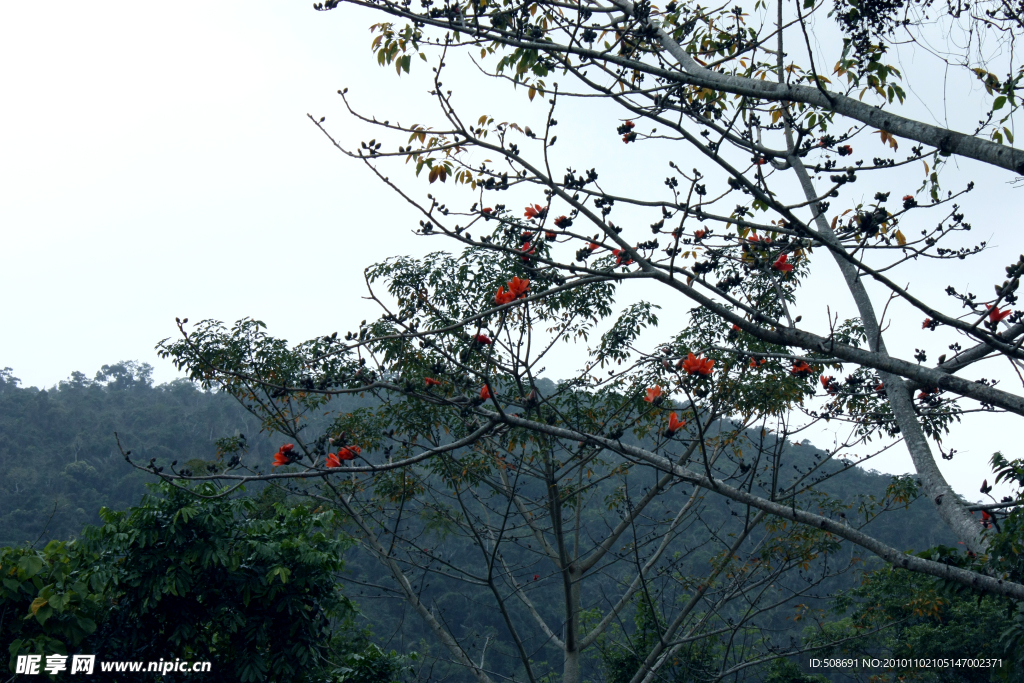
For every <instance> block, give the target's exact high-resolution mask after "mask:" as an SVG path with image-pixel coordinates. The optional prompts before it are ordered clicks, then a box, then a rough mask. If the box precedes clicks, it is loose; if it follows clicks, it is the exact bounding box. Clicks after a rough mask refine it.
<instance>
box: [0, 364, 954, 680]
mask: <svg viewBox="0 0 1024 683" xmlns="http://www.w3.org/2000/svg"><path fill="white" fill-rule="evenodd" d="M0 378H2V382H0V493H2V495H0V521H2V524H3V529H4V531H3V536H4V537H3V539H2V541H3V545H8V546H19V545H20V546H23V545H25V544H34V545H35V546H36V547H41V546H42V545H44V544H45V541H47V540H50V539H57V540H67V539H71V538H75V537H77V536H79V534H80V532H81V531H82V529H83V526H84V525H88V524H99V523H100V518H99V514H98V513H99V510H100V508H101V507H103V506H106V507H109V508H113V509H125V508H128V507H130V506H133V505H138V504H139V502H140V500H141V497H142V495H143V494H144V492H145V491H146V489H145V484H147V483H152V482H153V480H154V477H152V475H149V474H147V473H144V472H142V471H140V470H137V469H135V468H133V467H131V466H130V465H129V464H128V463H127V462H125V459H124V457H123V456H122V454H121V452H120V450H119V446H118V441H117V440H118V439H120V442H121V447H123V448H124V449H125V450H126V451H127V450H130V451H132V458H133V459H134V460H136V461H137V462H148V461H149V460H150V459H151V458H155V459H156V463H157V465H162V466H165V467H166V466H169V465H170V464H171V463H172V462H177V463H178V467H179V468H180V467H182V466H186V467H190V468H191V469H193V470H198V469H201V468H204V467H206V466H207V464H213V463H220V467H223V462H222V461H219V460H218V449H217V444H216V442H217V440H218V439H221V438H223V437H226V436H237V435H241V434H245V435H246V439H247V442H248V449H247V453H246V454H245V455H244V462H243V463H242V464H243V465H246V466H253V465H257V464H260V465H262V466H263V467H266V466H267V465H268V464H269V462H270V461H271V459H272V454H273V452H274V450H275V449H276V448H277V447H278V446H279V445H280V442H281V440H282V439H281V437H280V436H275V435H268V434H266V433H261V430H260V425H259V424H258V422H257V420H256V419H255V418H254V417H253V416H252V415H250V414H249V413H248V412H246V411H245V410H244V409H243V408H242V407H241V406H240V405H239V404H238V403H237V402H236V401H235V399H234V398H232V397H230V396H228V395H226V394H222V393H215V392H206V391H202V390H200V389H197V388H196V387H195V385H193V384H192V383H190V382H188V381H186V380H178V381H175V382H172V383H169V384H164V385H158V386H154V384H153V382H152V377H151V368H150V366H148V365H146V364H139V363H135V362H121V363H117V364H114V365H107V366H103V368H101V369H100V370H99V371H98V372H96V373H95V375H94V376H93V378H92V379H89V378H88V377H87V376H86V375H84V374H83V373H80V372H75V373H73V374H72V375H71V377H70V378H69V379H68V380H67V381H64V382H61V383H60V384H59V385H58V386H56V387H52V388H50V389H37V388H34V387H31V388H24V387H21V386H19V381H18V380H17V378H16V377H15V376H14V372H13V371H12V370H10V369H7V370H4V371H3V374H2V375H0ZM544 388H545V389H547V388H548V387H547V383H545V385H544ZM341 401H344V403H346V404H350V405H349V406H348V409H352V408H354V407H356V406H357V405H358V403H359V399H343V400H336V402H338V405H336V406H335V405H332V408H335V409H345V408H346V406H344V405H342V404H341ZM115 434H116V437H115ZM626 440H628V437H626ZM786 453H787V456H786V457H787V458H789V460H787V466H788V465H789V464H791V465H793V466H795V467H798V468H801V469H804V468H806V467H807V465H808V464H810V463H812V462H814V460H815V459H816V458H817V457H820V455H821V452H820V451H818V450H816V449H815V448H814V447H813V446H812V445H810V444H808V443H804V445H802V446H795V445H790V446H787V448H786ZM834 467H840V465H839V464H835V465H834ZM890 481H891V478H890V476H888V475H884V474H880V473H876V472H870V471H862V470H855V471H854V472H852V473H848V474H847V475H846V476H845V478H844V485H843V490H842V491H829V492H830V493H832V494H833V495H840V496H841V497H842V498H843V499H844V500H845V501H846V502H847V503H850V504H853V505H856V504H857V503H858V502H859V501H861V502H864V501H870V500H871V497H872V496H874V497H875V498H876V499H881V498H883V497H884V494H885V490H886V487H887V486H888V485H889V483H890ZM643 487H644V482H641V481H637V482H636V490H635V491H633V492H632V494H637V493H639V492H640V491H642V489H643ZM823 488H824V489H825V490H829V489H830V488H831V487H830V486H829V485H828V484H825V486H824V487H823ZM260 490H262V487H250V489H249V491H248V492H247V494H250V495H251V494H253V493H256V492H259V491H260ZM605 493H606V494H607V495H608V496H612V495H613V494H614V491H612V489H611V488H610V487H609V490H608V491H606V492H605ZM267 494H269V496H268V495H267ZM685 496H686V491H684V490H682V489H681V488H680V490H678V491H677V492H676V493H672V494H669V495H668V496H667V497H666V498H665V499H664V500H662V501H660V502H659V503H658V504H657V505H655V506H652V508H651V509H650V513H649V514H650V516H651V517H652V518H660V517H665V516H666V515H671V514H672V511H671V508H672V506H673V505H678V504H680V503H681V502H684V501H685ZM261 498H262V499H263V500H265V501H274V500H277V501H281V502H289V503H290V504H300V503H302V502H303V501H302V499H301V498H297V497H293V498H290V499H289V498H288V497H287V496H286V494H285V493H284V492H282V491H281V490H279V489H278V490H276V492H275V491H266V493H265V494H264V495H263V496H261ZM925 512H926V511H925V510H923V506H920V505H913V504H912V505H910V506H909V507H899V506H897V508H896V509H894V510H892V511H890V512H887V513H885V514H883V515H882V516H881V517H880V518H879V519H877V520H875V521H874V522H873V523H872V525H871V527H872V530H873V533H874V534H875V535H876V536H877V537H878V538H881V539H883V540H884V541H885V542H887V543H889V544H892V545H894V546H897V547H901V548H913V549H915V550H922V549H925V548H929V547H933V546H936V545H938V544H941V543H950V542H952V537H951V536H950V535H949V534H948V532H947V531H946V530H945V529H944V528H943V527H941V526H937V525H936V524H935V520H934V518H932V517H928V516H927V515H926V514H925ZM617 514H618V513H616V512H614V511H612V510H611V509H610V508H609V510H608V511H607V512H606V514H604V513H602V514H595V513H593V512H591V513H590V514H589V516H588V519H587V520H586V527H590V526H593V528H595V529H597V528H599V527H601V526H603V525H605V524H607V523H608V520H613V519H615V518H616V515H617ZM699 517H700V519H701V520H702V523H703V524H704V525H705V526H706V528H717V529H719V530H723V532H724V531H728V528H729V526H730V524H732V522H731V521H730V517H732V518H735V513H734V512H732V510H730V507H729V505H728V504H727V503H726V502H723V500H721V499H711V500H708V501H705V502H703V503H701V506H700V508H699ZM435 522H436V520H435V521H431V520H422V519H420V520H413V521H412V522H411V523H410V526H409V527H408V528H406V529H405V531H404V533H405V534H406V535H418V534H419V533H420V532H423V531H426V532H427V535H430V536H432V537H433V538H434V539H435V540H434V541H433V544H434V547H433V548H432V552H433V553H434V555H435V556H436V557H437V558H438V560H439V561H445V562H451V563H453V564H458V565H460V566H463V567H469V566H473V565H476V564H479V563H480V561H481V558H480V557H479V556H478V550H477V549H476V548H475V547H474V546H473V544H472V543H471V542H468V541H467V539H465V538H460V537H459V536H458V535H457V534H456V535H450V534H446V533H445V532H444V530H443V529H442V528H440V527H438V526H437V525H436V523H435ZM853 523H856V520H853ZM432 524H433V525H434V526H433V528H430V529H427V528H426V527H428V526H430V525H432ZM413 527H417V528H413ZM586 527H585V528H586ZM690 535H691V536H692V537H693V538H692V547H693V552H691V553H687V555H686V557H685V558H684V559H682V560H680V562H679V564H678V569H679V571H682V572H684V573H688V574H694V575H699V574H700V573H701V572H702V571H703V570H702V569H701V567H702V566H703V565H704V564H706V563H707V562H709V560H710V556H706V553H703V552H702V551H701V550H700V532H699V531H698V530H696V529H695V530H694V531H693V532H691V533H690ZM522 551H523V554H524V557H523V558H511V557H510V558H509V559H510V560H512V561H514V562H517V563H518V562H523V561H524V559H527V558H526V556H527V555H528V554H529V553H530V551H529V550H528V549H527V548H523V549H522ZM849 557H850V552H849V549H844V551H843V552H841V553H840V555H838V556H836V557H835V558H834V559H833V561H834V562H835V564H836V566H837V567H838V566H841V565H843V564H844V563H845V562H848V560H849ZM345 559H346V572H345V574H346V575H347V576H348V578H349V579H350V580H351V581H352V583H351V584H350V586H349V589H348V590H347V592H348V594H349V595H350V596H351V597H352V598H353V599H355V600H356V601H357V603H358V604H359V605H360V606H361V607H362V611H363V613H364V615H366V619H367V620H368V621H369V623H370V625H371V626H372V628H373V630H374V632H375V633H376V634H377V639H378V640H379V641H380V642H381V643H382V644H384V645H385V646H386V647H388V648H397V649H398V650H399V651H400V652H411V651H416V650H418V651H420V652H423V654H425V655H429V653H430V650H431V646H430V645H429V643H430V640H431V634H430V633H429V632H428V631H426V630H425V629H424V627H423V625H422V622H421V621H420V620H419V619H418V618H416V617H415V615H413V614H410V613H409V612H408V605H407V604H406V603H405V601H403V600H395V599H393V596H389V595H388V593H387V591H382V590H381V582H380V581H379V578H378V577H379V567H378V566H377V563H376V561H375V560H374V559H373V558H372V557H371V556H369V555H365V554H363V553H361V552H359V551H358V550H356V549H352V550H350V551H348V553H347V554H346V558H345ZM625 569H626V570H628V565H626V566H625ZM622 571H623V568H622V567H619V568H616V569H615V570H610V571H608V572H606V575H605V576H604V578H603V579H602V581H606V582H607V583H608V588H609V590H610V591H614V584H616V583H618V582H621V581H625V580H628V578H629V577H628V571H627V573H626V574H623V573H622ZM539 578H540V577H539V576H538V577H535V578H534V581H535V582H537V584H536V586H535V587H534V588H533V590H532V593H533V595H534V599H535V600H536V602H537V604H538V605H540V606H541V607H540V609H541V610H542V612H547V611H548V609H547V607H546V606H547V605H549V604H554V600H553V599H552V600H551V601H548V600H546V599H545V594H546V593H547V592H550V591H552V590H555V586H554V585H553V584H551V583H550V582H546V581H544V580H540V581H538V579H539ZM859 578H860V574H859V572H852V571H844V572H841V573H839V574H837V575H836V576H834V577H833V578H831V579H829V580H827V581H824V582H823V583H821V584H820V585H817V586H816V587H815V589H814V591H813V592H811V593H808V594H807V596H806V598H805V599H804V602H806V603H808V604H813V605H815V606H817V607H822V608H824V607H826V606H827V601H826V598H827V596H828V594H830V593H834V592H835V591H839V590H842V589H849V588H852V587H854V586H856V585H857V584H858V583H859ZM799 580H800V579H799V578H798V577H795V576H794V577H790V578H787V579H786V584H787V585H786V586H785V589H786V590H798V589H799V586H798V585H796V584H794V585H792V586H790V585H788V584H790V583H793V582H794V581H799ZM478 590H483V589H473V588H471V587H467V588H465V589H463V590H458V591H454V592H453V591H451V590H448V589H445V588H444V587H443V586H441V585H438V587H437V589H433V590H428V591H427V593H426V594H425V595H426V596H429V600H430V602H431V604H432V605H433V606H434V608H435V609H437V610H438V611H439V612H440V613H442V614H447V615H449V617H450V618H453V619H454V618H457V619H458V620H459V622H460V623H461V627H460V629H459V630H460V632H461V633H462V634H463V635H464V637H465V638H467V639H470V640H475V641H478V642H479V644H480V645H481V646H482V649H484V650H486V652H487V653H488V654H487V658H488V660H489V661H490V662H492V663H493V665H494V666H495V667H497V668H499V669H502V668H505V666H506V665H510V664H511V663H512V662H514V659H515V657H514V654H513V652H511V651H510V649H509V648H510V647H511V644H510V643H509V642H508V640H507V639H506V638H505V637H504V634H503V631H504V627H503V624H502V621H501V619H500V618H499V616H498V615H497V614H496V613H494V612H492V611H488V610H483V609H478V608H476V607H475V605H476V604H477V603H478V602H479V603H481V604H482V603H483V600H482V599H481V600H479V601H478V600H477V598H478V597H479V598H483V596H482V595H481V596H476V595H475V592H478ZM552 597H553V596H552ZM634 612H635V614H636V618H640V617H642V615H643V610H642V609H640V608H639V606H638V608H636V609H635V610H634ZM548 616H550V618H551V619H552V620H553V621H557V615H554V614H551V615H548ZM775 627H776V631H777V633H778V635H779V637H780V638H781V637H783V636H785V637H789V636H794V637H797V636H799V635H800V630H801V628H802V627H801V626H800V625H799V624H797V623H794V622H790V621H787V615H785V614H782V613H780V615H779V620H778V621H777V623H776V624H775ZM637 628H640V625H639V622H638V627H637ZM640 630H642V629H640ZM639 632H640V631H638V633H639ZM436 654H440V653H436ZM538 656H539V657H542V656H550V657H556V656H557V653H556V652H549V653H546V655H545V654H544V647H543V646H541V647H540V650H539V652H538ZM623 657H625V660H623ZM629 657H630V655H628V653H627V652H625V651H622V650H618V649H616V648H615V647H607V648H604V649H603V651H602V657H601V659H600V660H597V659H591V660H590V662H589V663H588V664H587V666H586V667H585V668H587V669H588V670H591V671H593V672H595V674H596V672H597V671H598V670H604V671H606V672H608V671H612V670H613V669H614V668H615V667H616V666H618V664H616V662H620V660H623V662H625V663H624V664H622V662H620V664H622V665H624V666H626V667H627V668H628V665H629V662H630V661H631V660H629ZM503 660H504V663H503ZM627 660H628V661H627ZM602 667H603V668H602ZM442 670H445V673H446V675H453V676H454V677H455V680H459V679H460V678H461V677H463V676H464V675H465V672H459V671H458V670H448V667H446V666H445V665H444V664H443V662H442V663H440V664H439V665H438V668H437V672H438V673H440V672H441V671H442ZM609 680H614V676H612V678H610V679H609Z"/></svg>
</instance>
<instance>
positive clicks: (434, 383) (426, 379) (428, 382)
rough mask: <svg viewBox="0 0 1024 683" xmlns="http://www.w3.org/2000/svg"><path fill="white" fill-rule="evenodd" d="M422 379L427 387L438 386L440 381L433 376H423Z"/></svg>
mask: <svg viewBox="0 0 1024 683" xmlns="http://www.w3.org/2000/svg"><path fill="white" fill-rule="evenodd" d="M423 381H424V382H425V383H426V385H427V386H428V387H439V386H441V382H440V381H438V380H436V379H434V378H433V377H424V378H423Z"/></svg>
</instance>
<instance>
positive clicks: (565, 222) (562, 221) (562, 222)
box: [555, 216, 572, 229]
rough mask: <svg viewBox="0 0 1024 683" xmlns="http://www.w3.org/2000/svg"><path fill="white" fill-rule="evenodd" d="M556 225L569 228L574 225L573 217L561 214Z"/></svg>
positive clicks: (556, 220)
mask: <svg viewBox="0 0 1024 683" xmlns="http://www.w3.org/2000/svg"><path fill="white" fill-rule="evenodd" d="M555 225H556V226H558V227H559V228H562V229H565V228H568V227H569V226H570V225H572V219H571V218H569V217H568V216H559V217H558V218H556V219H555Z"/></svg>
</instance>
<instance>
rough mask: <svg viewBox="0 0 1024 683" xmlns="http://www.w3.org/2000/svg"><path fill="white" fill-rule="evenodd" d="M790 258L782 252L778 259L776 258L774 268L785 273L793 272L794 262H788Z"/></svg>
mask: <svg viewBox="0 0 1024 683" xmlns="http://www.w3.org/2000/svg"><path fill="white" fill-rule="evenodd" d="M788 260H789V257H788V256H786V255H785V254H782V255H781V256H779V258H778V259H776V260H775V263H773V264H772V268H774V269H775V270H778V271H781V272H783V273H788V272H791V271H792V270H793V264H792V263H786V262H787V261H788Z"/></svg>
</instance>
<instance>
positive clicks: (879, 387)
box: [875, 383, 885, 392]
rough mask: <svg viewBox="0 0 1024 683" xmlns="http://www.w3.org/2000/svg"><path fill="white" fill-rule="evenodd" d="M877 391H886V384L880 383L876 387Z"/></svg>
mask: <svg viewBox="0 0 1024 683" xmlns="http://www.w3.org/2000/svg"><path fill="white" fill-rule="evenodd" d="M875 391H878V392H882V391H885V384H882V383H879V384H878V386H877V387H875Z"/></svg>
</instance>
